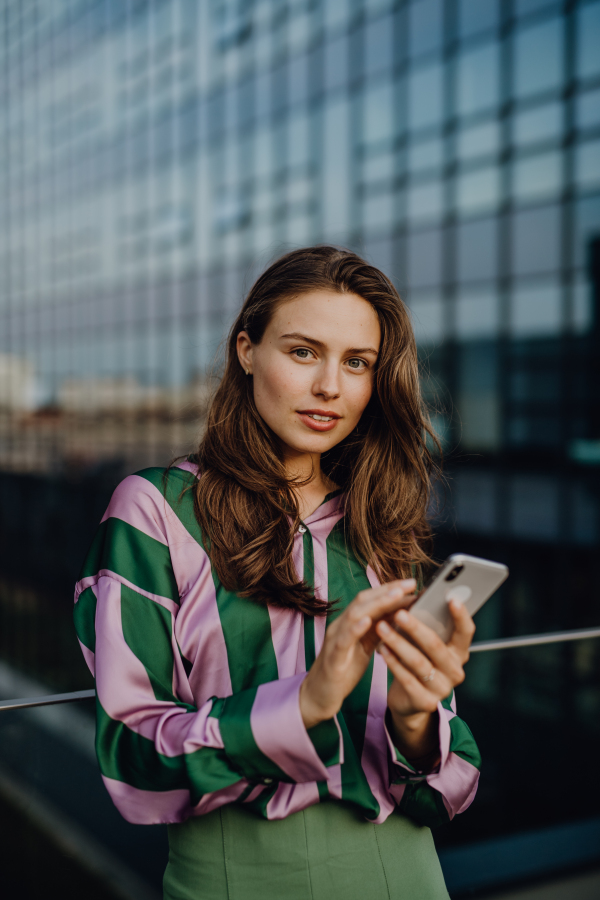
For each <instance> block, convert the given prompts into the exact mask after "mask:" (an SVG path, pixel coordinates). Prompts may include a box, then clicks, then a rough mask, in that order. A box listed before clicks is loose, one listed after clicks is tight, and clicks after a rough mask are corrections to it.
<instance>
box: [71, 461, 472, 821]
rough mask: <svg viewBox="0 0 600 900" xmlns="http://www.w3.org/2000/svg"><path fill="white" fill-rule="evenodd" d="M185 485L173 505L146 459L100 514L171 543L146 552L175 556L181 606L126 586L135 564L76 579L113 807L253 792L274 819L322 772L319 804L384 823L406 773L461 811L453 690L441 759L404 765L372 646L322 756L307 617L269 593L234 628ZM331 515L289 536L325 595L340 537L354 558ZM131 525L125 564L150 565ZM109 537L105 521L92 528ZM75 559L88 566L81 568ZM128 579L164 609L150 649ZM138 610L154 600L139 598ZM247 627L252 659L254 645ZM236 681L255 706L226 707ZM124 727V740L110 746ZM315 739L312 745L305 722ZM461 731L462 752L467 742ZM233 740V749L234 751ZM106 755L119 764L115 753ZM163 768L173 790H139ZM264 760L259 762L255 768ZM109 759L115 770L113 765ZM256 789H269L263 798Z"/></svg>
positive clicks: (206, 806) (133, 810)
mask: <svg viewBox="0 0 600 900" xmlns="http://www.w3.org/2000/svg"><path fill="white" fill-rule="evenodd" d="M174 471H175V472H176V471H178V472H179V474H178V475H177V476H176V478H177V485H178V488H177V490H178V491H179V485H180V484H181V482H182V479H183V483H185V482H186V481H188V480H189V482H190V484H193V481H192V480H191V479H189V476H188V475H185V474H184V473H189V474H191V475H193V476H196V475H197V467H196V466H195V464H193V463H191V462H189V461H186V462H185V463H180V464H179V465H178V466H177V467H175V469H174ZM174 477H175V476H174ZM172 496H173V494H172V493H169V497H171V498H172ZM191 496H192V494H191V492H190V491H187V492H184V493H183V495H181V497H180V501H181V502H187V503H188V507H187V511H186V513H185V515H181V516H180V515H179V514H178V506H177V502H175V500H173V499H171V500H170V501H167V499H166V497H165V495H164V493H163V491H162V489H161V482H160V478H157V470H156V469H149V470H146V474H144V472H142V473H139V474H138V475H132V476H129V478H127V479H125V481H123V482H122V484H121V485H120V486H119V487H118V488H117V490H116V491H115V493H114V495H113V498H112V499H111V502H110V504H109V507H108V509H107V511H106V513H105V516H104V517H103V521H106V520H107V519H109V518H113V519H119V520H121V521H123V522H125V523H127V524H128V525H129V526H130V527H131V528H133V529H136V530H137V531H138V532H141V533H142V534H144V535H146V536H147V537H149V538H152V539H153V540H154V541H156V542H158V543H159V544H162V545H163V547H167V548H168V554H165V553H164V551H163V550H162V548H158V549H159V550H160V551H161V553H160V556H161V560H162V561H161V566H163V569H164V567H165V566H167V567H168V566H169V565H170V566H171V572H170V573H169V577H170V578H171V581H170V583H171V584H176V585H177V593H178V600H179V602H175V599H172V598H169V597H163V596H159V595H156V594H152V593H150V592H148V591H146V590H144V589H143V588H141V587H140V586H139V585H136V584H134V583H132V582H131V581H130V580H129V578H131V577H136V576H135V572H136V571H138V569H137V568H135V566H134V567H131V565H130V564H127V565H125V564H124V565H123V569H124V572H125V574H124V573H123V572H120V571H115V570H114V569H113V568H111V569H108V568H103V567H102V564H100V567H99V569H98V570H97V571H95V572H94V574H93V575H90V576H88V577H86V578H83V579H82V580H81V581H80V582H79V583H78V584H77V586H76V592H75V599H76V602H78V598H79V596H80V595H81V592H82V591H84V590H86V589H87V588H91V589H92V591H93V592H94V594H95V596H96V601H97V602H96V612H95V620H94V622H92V621H89V622H85V623H84V622H82V621H81V619H82V617H83V616H86V615H89V616H90V618H91V617H92V615H93V604H84V606H83V607H81V608H80V612H79V614H78V616H77V621H78V627H79V626H81V628H82V629H83V630H82V634H81V637H82V638H83V639H84V640H85V641H86V643H90V641H89V637H88V635H89V634H90V632H91V630H92V627H95V633H96V645H95V646H96V652H95V653H93V652H92V651H91V650H90V649H89V648H88V647H86V646H85V645H84V644H83V643H81V642H80V643H81V648H82V653H83V655H84V658H85V660H86V663H87V664H88V666H89V668H90V670H91V671H92V672H93V673H95V678H96V691H97V696H98V700H99V707H101V710H102V711H103V714H104V716H103V718H102V719H101V720H99V721H100V723H101V725H102V728H101V729H100V730H99V742H100V743H99V749H98V754H99V759H100V763H101V766H102V767H103V768H102V772H103V778H104V783H105V785H106V787H107V789H108V791H109V793H110V795H111V797H112V798H113V801H114V803H115V805H116V806H117V808H118V809H119V810H120V812H121V813H122V815H123V816H124V817H125V818H126V819H128V821H130V822H134V823H137V824H152V823H162V822H183V821H185V820H186V819H188V818H189V817H193V816H198V815H204V814H206V813H208V812H210V811H211V810H214V809H217V808H218V807H219V806H222V805H223V804H227V803H246V804H254V806H253V808H254V809H255V810H256V811H257V812H258V813H259V814H261V815H264V816H266V817H267V818H269V819H282V818H285V817H286V816H288V815H290V814H292V813H294V812H297V811H299V810H302V809H306V808H307V807H308V806H311V805H313V804H315V803H319V802H320V799H319V798H320V784H326V785H327V791H328V795H329V797H330V799H331V800H333V801H340V800H341V801H344V802H350V803H354V804H355V805H356V806H357V808H360V809H361V810H362V813H363V815H364V817H365V818H366V819H368V820H369V821H371V822H374V823H380V822H383V821H384V820H385V819H386V818H387V816H389V815H390V814H391V813H392V812H393V811H394V809H396V808H397V807H400V811H402V808H403V803H404V802H405V798H406V797H407V785H410V782H411V781H415V780H418V781H419V782H420V783H421V785H422V790H424V791H426V792H427V791H428V792H431V791H436V792H438V793H439V794H440V795H441V797H442V800H443V804H444V808H445V810H446V811H447V814H448V818H452V816H454V815H455V814H457V813H459V812H461V811H463V810H464V809H466V808H467V806H468V805H469V804H470V802H471V801H472V799H473V796H474V794H475V791H476V789H477V782H478V777H479V772H478V769H477V768H476V765H473V764H472V763H471V762H468V761H467V760H466V759H465V758H463V756H467V755H468V754H471V755H469V756H468V758H469V759H472V760H477V752H476V748H474V749H473V747H471V748H469V750H468V753H467V751H464V752H463V751H461V752H462V755H461V754H460V753H459V752H456V753H455V752H453V751H452V749H451V746H452V743H451V742H452V732H451V722H452V719H453V718H454V717H455V716H456V705H455V699H454V697H453V698H452V700H451V706H452V708H451V709H446V708H445V707H443V706H442V705H441V704H440V705H439V745H440V753H441V763H440V766H439V769H438V770H437V771H435V772H431V773H429V774H425V773H419V772H415V771H414V770H413V769H411V767H410V766H405V765H403V764H402V762H401V760H399V759H398V754H397V751H396V749H395V747H394V745H393V742H392V740H391V737H390V735H389V734H388V732H387V729H386V725H385V716H386V710H387V680H388V671H387V667H386V665H385V661H384V660H383V658H382V657H381V656H380V655H379V654H376V655H375V658H374V662H373V666H372V674H370V676H369V677H370V685H369V689H368V700H365V701H364V709H359V710H357V712H358V715H355V716H351V715H350V714H348V715H347V718H345V712H344V710H342V711H341V712H340V713H339V714H338V716H336V717H335V718H334V722H335V724H336V727H337V733H338V755H337V756H336V757H335V758H334V759H333V760H331V761H330V762H331V764H329V765H326V764H325V763H324V762H323V760H322V759H321V758H320V756H319V754H318V752H317V750H316V749H315V744H313V741H312V740H311V736H310V734H309V733H308V732H307V730H306V728H305V726H304V723H303V720H302V715H301V712H300V703H299V693H300V687H301V685H302V683H303V680H304V678H305V677H306V660H305V646H304V629H305V621H306V620H305V617H304V616H303V615H302V614H301V613H299V612H297V611H294V610H289V609H282V608H279V607H275V606H272V605H271V606H269V607H268V617H266V616H265V615H264V612H263V613H261V614H260V615H257V616H256V617H252V616H250V617H248V620H247V623H248V624H246V622H245V620H244V617H243V616H240V617H239V624H238V619H236V616H235V614H234V615H232V609H233V610H234V611H235V610H236V609H239V607H237V606H236V605H235V604H239V602H240V598H238V597H236V596H235V594H233V593H232V592H228V591H226V590H225V589H224V587H223V585H222V584H221V583H220V581H219V579H218V577H217V576H216V574H215V572H214V571H213V569H212V566H211V561H210V558H209V556H208V554H207V553H206V551H205V549H204V547H203V546H202V543H201V540H200V537H199V533H198V532H197V530H196V529H195V523H194V519H193V510H191V509H190V506H189V503H190V502H191V501H190V499H189V498H190V497H191ZM186 497H187V500H186V499H185V498H186ZM171 503H172V506H171ZM343 515H344V498H343V496H341V495H337V496H334V497H332V498H330V499H329V500H327V502H325V503H323V504H322V505H321V506H320V507H318V509H316V510H315V511H314V512H313V513H312V514H311V515H310V516H308V517H307V518H306V519H305V521H304V524H305V525H306V527H307V528H308V531H309V534H308V535H307V534H306V533H305V534H304V535H302V534H300V533H297V534H296V535H294V541H293V561H294V565H295V568H296V571H297V573H298V577H299V578H302V577H303V575H304V547H305V546H306V542H307V541H312V550H313V559H314V582H315V594H316V596H317V597H319V598H321V599H323V600H325V601H327V600H328V599H329V598H328V583H329V571H328V566H329V561H330V560H329V559H328V553H329V552H330V549H331V548H333V552H335V553H336V554H337V555H338V557H339V553H340V548H341V547H342V548H343V547H344V546H345V547H346V549H345V551H344V552H347V553H348V557H349V561H350V559H352V557H351V549H350V548H349V547H347V545H346V544H345V541H346V538H345V535H344V533H343V531H341V530H338V529H336V531H335V533H334V534H332V530H333V529H334V528H335V526H336V524H337V523H339V522H340V520H341V519H342V517H343ZM188 529H190V530H189V531H188ZM109 534H110V532H109ZM129 535H132V536H133V537H135V538H136V539H135V540H134V541H132V544H131V548H132V552H133V553H135V554H138V556H139V555H140V554H141V555H142V556H143V558H142V559H139V558H138V556H136V557H135V564H136V566H138V565H139V567H140V568H139V571H140V572H143V571H146V572H148V571H149V570H150V569H151V567H152V564H153V560H152V558H151V557H152V552H153V550H156V549H157V548H156V545H153V544H152V543H151V542H149V541H139V540H137V538H138V537H139V536H136V535H134V534H133V532H131V530H130V529H121V530H120V537H119V540H123V541H125V542H126V541H127V540H129V537H128V536H129ZM105 540H106V532H105V533H104V535H103V537H102V541H105ZM90 558H91V559H92V558H93V559H96V557H95V556H92V557H90ZM110 558H111V560H112V561H111V563H110V565H111V566H112V567H114V568H116V569H118V568H119V566H120V560H121V559H127V558H129V559H130V558H131V556H130V557H127V553H124V554H119V553H113V554H111V557H110ZM336 559H337V557H336ZM165 560H166V561H165ZM355 563H356V560H353V565H354V564H355ZM96 565H98V563H96ZM336 565H337V563H336ZM86 571H91V569H90V567H89V565H88V567H87V568H86ZM348 571H349V572H350V566H349V568H348ZM336 572H337V570H336ZM132 573H134V574H132ZM127 576H129V577H127ZM366 576H367V578H368V581H369V583H370V584H371V586H372V587H376V586H378V584H379V581H378V579H377V576H376V574H375V572H374V570H373V568H372V567H371V566H369V567H368V568H367V569H366ZM337 577H338V575H337V574H336V578H337ZM125 587H126V588H128V589H129V590H132V591H135V592H136V593H137V594H139V595H140V596H141V597H145V598H147V599H148V600H149V601H151V602H152V603H154V604H156V605H157V606H158V607H160V614H158V613H156V610H154V612H155V613H156V615H153V616H149V617H148V622H146V623H144V629H146V628H149V629H151V631H149V632H147V631H145V630H143V629H142V630H141V631H140V633H145V634H151V643H149V644H148V647H147V648H146V646H145V645H144V646H143V647H140V646H139V644H138V639H137V637H136V632H135V631H131V630H130V629H131V623H130V620H129V618H128V616H130V615H131V611H132V610H134V609H135V608H136V607H135V606H134V605H133V604H129V605H127V606H126V603H129V599H130V595H129V593H128V592H125V591H123V588H125ZM165 590H167V589H166V588H165ZM342 593H343V596H344V597H345V598H346V599H347V601H348V602H350V600H351V598H352V597H353V596H354V593H355V582H354V580H350V579H349V582H348V585H347V586H346V590H345V591H344V590H342ZM244 602H246V601H244ZM247 602H248V603H250V602H251V601H247ZM231 604H233V606H232V605H231ZM146 608H147V609H149V610H150V611H153V610H152V607H150V606H148V607H146ZM124 615H125V619H123V616H124ZM124 622H125V625H124ZM153 623H154V624H153ZM326 625H327V619H326V618H325V617H317V618H316V619H315V620H314V635H315V649H316V652H317V654H318V653H319V652H320V651H321V649H322V647H323V643H324V640H325V635H326ZM240 626H241V627H240ZM255 634H256V636H257V637H256V657H254V656H253V652H254V651H253V644H252V641H253V640H255V638H254V635H255ZM226 637H227V642H226ZM128 641H129V643H128ZM238 642H239V643H238ZM130 645H131V646H130ZM133 648H136V650H135V652H134V649H133ZM238 648H239V652H238ZM271 648H272V649H271ZM136 653H137V654H139V657H140V658H138V655H136ZM242 654H246V655H247V659H246V656H243V655H242ZM273 654H274V660H273ZM256 658H260V659H261V663H260V664H261V665H263V661H264V666H265V670H266V671H269V672H271V673H272V672H273V670H274V663H275V664H276V669H275V672H276V675H277V678H276V680H271V681H268V680H266V681H264V682H263V683H259V684H258V686H256V685H257V682H256V680H255V679H256V672H257V671H261V670H260V668H259V669H257V668H256V665H255V664H256ZM246 662H247V665H248V671H247V672H246V671H245V669H244V666H245V665H246ZM369 671H370V672H371V670H369ZM268 677H270V678H274V677H275V675H273V674H270V675H269V676H268ZM234 684H236V685H237V687H236V690H239V691H241V692H243V691H247V690H250V689H252V690H253V691H254V693H253V694H252V695H251V696H252V697H253V702H252V705H251V708H250V703H249V702H246V700H245V699H244V698H240V701H241V702H240V703H238V704H237V705H236V704H235V703H233V704H230V705H228V704H227V703H225V704H224V703H223V702H222V701H223V700H225V699H226V698H228V697H231V696H232V695H233V693H234V691H233V685H234ZM366 693H367V692H366V691H365V694H366ZM246 696H249V695H246ZM232 710H234V711H235V712H234V713H232V712H231V711H232ZM363 722H364V723H366V724H365V725H364V732H363V730H362V729H363V725H362V723H363ZM232 729H239V740H237V739H236V740H235V741H234V736H236V734H235V732H234V731H232ZM250 732H251V737H252V739H250ZM347 733H350V735H351V737H352V743H351V744H349V745H348V746H347V747H344V737H343V736H344V735H345V734H347ZM123 735H126V736H127V740H126V741H125V742H124V743H123V745H122V746H120V745H119V741H121V740H122V736H123ZM136 736H139V737H136ZM313 737H314V738H315V743H317V744H318V740H317V737H316V734H313ZM356 737H358V740H359V741H360V743H361V744H362V752H361V756H360V759H357V755H356V753H355V752H351V751H352V750H353V746H355V738H356ZM140 738H144V739H146V740H147V741H149V742H151V748H152V749H153V751H154V756H152V750H151V749H149V748H148V746H147V745H144V747H145V753H150V758H151V760H152V768H151V769H150V770H149V771H148V772H144V770H143V766H144V765H145V763H144V760H143V759H141V758H138V757H137V755H136V756H134V755H133V754H136V750H135V748H136V746H137V747H140V746H142V743H143V742H142V741H140ZM461 740H463V744H462V745H461V746H462V748H463V750H464V746H465V745H464V738H461ZM228 741H230V742H231V746H230V747H229V748H228ZM467 742H468V738H467ZM242 746H243V747H244V748H245V749H244V752H243V753H241V752H240V750H239V748H240V747H242ZM473 746H474V745H473ZM132 748H133V749H132ZM257 748H258V751H260V752H258V753H257V752H256V749H257ZM199 751H200V752H199ZM345 751H346V752H345ZM319 752H322V751H319ZM127 754H130V756H129V757H128V756H127ZM252 754H254V757H252ZM115 755H116V756H117V758H118V759H119V767H118V768H117V767H115V765H114V756H115ZM265 757H266V758H267V761H268V762H265ZM204 760H206V761H207V763H208V766H207V768H204V765H205V763H204ZM234 760H235V762H234ZM161 765H162V766H165V767H166V768H165V770H164V771H165V774H166V775H167V777H166V780H165V781H164V784H165V785H167V786H170V787H173V788H177V789H173V790H156V791H154V790H147V789H146V788H147V787H148V785H149V784H152V783H153V782H152V778H151V775H152V773H153V772H154V771H156V770H157V769H158V770H160V766H161ZM261 766H264V767H265V769H267V771H266V772H265V773H264V776H263V775H261V768H260V767H261ZM274 768H276V769H279V770H281V772H283V773H284V774H285V779H286V780H285V781H281V782H279V783H275V784H273V782H272V777H273V769H274ZM115 771H116V772H118V778H121V777H122V778H123V779H124V780H122V781H121V780H118V778H114V777H112V776H113V775H114V773H115ZM257 771H258V773H259V775H258V778H257V775H256V773H257ZM121 773H123V774H121ZM279 774H280V773H279ZM109 776H110V777H109ZM280 777H282V776H281V774H280ZM257 781H258V782H259V783H256V782H257ZM129 782H131V783H129ZM319 783H320V784H319ZM271 785H272V786H271ZM422 790H420V792H419V793H421V792H422ZM265 791H268V794H267V795H264V792H265ZM202 792H205V793H204V794H203V795H202ZM321 792H322V788H321ZM201 795H202V796H201ZM261 795H264V796H265V801H264V802H263V803H261ZM409 796H411V805H410V807H408V806H407V809H408V808H410V810H411V815H414V816H415V818H416V819H417V821H421V819H420V818H419V816H420V815H421V813H420V811H419V810H416V807H415V803H416V804H417V806H418V803H419V802H420V801H418V799H417V801H415V800H414V799H412V797H413V796H414V791H412V792H410V791H409ZM192 797H193V798H194V800H193V805H192V799H191V798H192ZM267 798H268V802H267ZM255 801H258V802H256V803H255ZM439 806H440V807H441V804H439ZM430 808H431V804H430V803H425V804H423V822H424V823H425V824H427V815H429V812H428V811H429V810H430ZM415 810H416V811H415Z"/></svg>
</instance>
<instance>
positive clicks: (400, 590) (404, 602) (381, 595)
mask: <svg viewBox="0 0 600 900" xmlns="http://www.w3.org/2000/svg"><path fill="white" fill-rule="evenodd" d="M415 587H416V582H415V579H414V578H405V579H403V580H402V581H392V582H390V583H389V584H386V585H383V586H382V588H374V589H373V590H372V591H361V593H360V594H358V596H357V598H356V600H354V601H353V602H352V603H351V604H350V606H349V607H348V610H347V612H348V613H350V611H351V610H352V613H351V614H352V615H355V616H356V617H359V616H364V615H368V616H371V618H372V619H380V618H382V616H385V615H389V614H391V613H393V612H395V611H396V610H397V609H400V608H401V607H404V606H408V605H410V604H411V603H412V602H413V599H412V594H413V592H414V590H415Z"/></svg>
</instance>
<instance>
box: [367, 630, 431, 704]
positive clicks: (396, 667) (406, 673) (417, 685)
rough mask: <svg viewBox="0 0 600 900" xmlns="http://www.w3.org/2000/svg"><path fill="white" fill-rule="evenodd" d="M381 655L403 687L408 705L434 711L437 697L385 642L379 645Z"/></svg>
mask: <svg viewBox="0 0 600 900" xmlns="http://www.w3.org/2000/svg"><path fill="white" fill-rule="evenodd" d="M380 652H381V655H382V657H383V658H384V660H385V662H386V665H387V667H388V669H389V670H390V672H391V673H392V675H393V676H394V678H395V679H396V681H397V682H398V683H399V684H400V685H401V687H402V688H403V690H404V692H405V694H406V696H407V698H408V701H409V703H410V705H411V706H412V707H413V709H414V710H415V711H418V712H435V710H436V709H437V705H438V702H439V698H438V697H437V696H436V695H435V694H434V693H433V692H432V691H430V690H428V689H427V687H426V686H425V685H424V684H423V683H422V682H421V681H419V679H418V678H416V677H415V675H414V674H413V673H412V672H411V671H410V670H409V669H407V668H406V666H404V665H402V663H401V662H400V660H399V659H398V657H397V656H395V654H394V653H392V651H391V650H390V649H389V647H387V646H386V645H385V644H382V645H381V649H380Z"/></svg>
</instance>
